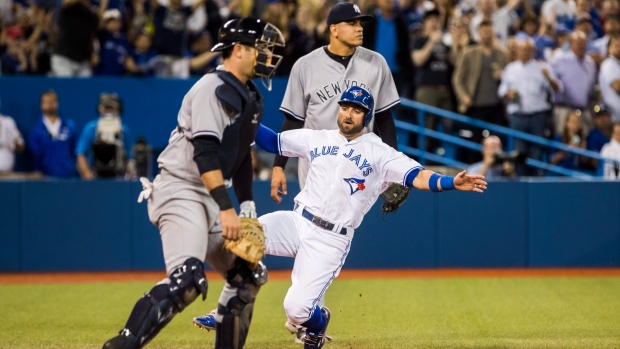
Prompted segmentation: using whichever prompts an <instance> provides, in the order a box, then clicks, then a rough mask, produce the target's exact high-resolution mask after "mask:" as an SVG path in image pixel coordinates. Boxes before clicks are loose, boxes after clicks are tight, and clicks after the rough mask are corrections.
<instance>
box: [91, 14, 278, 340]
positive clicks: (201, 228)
mask: <svg viewBox="0 0 620 349" xmlns="http://www.w3.org/2000/svg"><path fill="white" fill-rule="evenodd" d="M218 38H219V42H218V44H217V45H215V46H214V47H213V48H212V49H211V50H212V51H217V52H220V51H221V52H222V56H223V65H221V66H218V67H217V69H216V70H215V71H214V72H211V73H208V74H205V75H204V76H203V77H202V78H201V79H200V80H198V81H197V82H196V83H195V84H194V85H193V86H192V88H191V89H190V90H189V91H188V92H187V94H186V95H185V97H184V98H183V102H182V104H181V107H180V110H179V113H178V116H177V122H178V125H177V127H175V129H174V130H173V132H172V134H171V135H170V140H169V142H168V145H167V146H166V149H164V151H163V152H162V153H161V155H160V156H159V158H158V159H157V161H158V163H159V168H160V174H159V175H158V176H157V178H156V179H155V181H154V182H153V183H150V182H149V181H148V180H147V179H141V182H142V185H143V188H144V190H143V191H142V193H141V194H140V199H139V201H141V200H142V199H147V200H148V212H149V219H150V220H151V222H152V223H153V224H154V225H155V226H156V227H157V228H158V229H159V232H160V236H161V240H162V247H163V252H164V259H165V263H166V273H167V277H166V278H165V279H164V280H162V281H161V282H159V283H158V284H157V285H155V286H154V287H153V288H152V289H151V290H149V291H147V292H146V293H145V294H144V296H142V297H141V298H140V299H138V301H137V302H136V304H135V306H134V308H133V310H132V311H131V314H130V315H129V318H128V319H127V322H126V323H125V326H124V327H123V328H122V329H121V331H120V332H119V334H118V335H117V336H115V337H113V338H111V339H110V340H108V341H107V342H106V343H105V344H104V345H103V347H104V349H135V348H142V347H143V346H145V345H146V344H147V343H148V342H149V341H151V340H152V339H153V338H154V337H155V336H156V335H157V333H159V331H161V330H162V329H163V328H164V326H166V324H168V323H169V322H170V321H171V320H172V318H173V317H174V316H175V315H176V314H177V313H179V312H181V311H183V309H185V308H186V307H187V306H188V305H189V304H191V303H192V302H193V301H194V300H196V298H198V297H202V299H203V300H204V299H205V297H206V295H207V279H206V276H205V273H204V261H206V262H208V263H209V265H210V266H211V267H212V268H213V269H214V270H216V271H217V272H219V273H220V274H221V275H222V276H223V277H224V278H225V279H226V283H225V285H224V288H223V290H222V292H221V293H220V297H219V302H218V311H217V315H216V325H215V327H216V328H217V331H216V339H215V347H216V348H224V349H231V348H232V349H239V348H243V346H244V344H245V340H246V337H247V335H248V331H249V329H250V322H251V320H252V312H253V308H254V301H255V299H256V296H257V294H258V291H259V289H260V288H261V286H262V285H263V284H264V283H265V282H266V281H267V270H266V269H265V268H264V266H263V265H261V264H260V263H257V262H258V260H253V262H252V263H251V264H248V262H247V261H245V260H242V259H240V258H238V257H237V256H235V255H234V254H231V253H229V252H226V251H225V250H224V249H223V248H222V245H223V243H224V238H226V239H229V240H232V241H235V240H238V239H239V238H240V236H241V230H242V228H243V226H245V228H246V230H247V229H251V228H250V227H257V226H259V225H257V224H254V225H252V224H251V221H250V222H248V221H245V220H244V221H241V220H240V219H239V216H240V217H254V218H255V217H256V209H255V206H254V202H253V197H252V180H253V178H252V176H253V173H252V159H251V151H250V149H251V144H252V143H253V142H254V138H255V135H256V132H257V130H258V126H259V123H260V120H261V118H262V114H263V98H262V96H261V93H260V91H259V90H258V88H257V86H256V85H255V84H254V83H253V82H252V79H254V78H257V77H260V78H261V79H262V80H263V84H264V85H265V87H266V88H267V89H269V88H270V86H271V77H272V75H273V74H274V73H275V69H276V68H277V66H278V64H279V63H280V60H281V58H282V57H281V56H278V55H275V54H273V49H274V47H275V46H284V37H283V35H282V33H281V32H280V30H278V29H277V28H276V27H275V26H273V25H271V24H269V23H267V22H264V21H262V20H259V19H255V18H238V19H234V20H230V21H228V22H226V24H224V26H222V28H221V29H220V32H219V35H218ZM228 179H231V180H232V182H233V184H234V189H235V195H236V196H237V201H238V202H240V203H241V205H240V213H239V216H237V213H236V211H235V209H234V207H233V205H232V201H231V199H230V197H229V195H228V191H227V190H226V187H225V185H224V183H225V180H228ZM246 235H247V234H246ZM248 236H251V235H248ZM255 243H257V244H262V243H263V242H260V241H257V242H255ZM229 244H231V248H233V249H234V250H243V251H245V253H248V254H252V256H253V257H252V258H257V257H259V254H261V253H262V251H261V250H257V249H247V247H248V246H247V245H246V244H245V243H243V242H237V243H235V242H232V243H229Z"/></svg>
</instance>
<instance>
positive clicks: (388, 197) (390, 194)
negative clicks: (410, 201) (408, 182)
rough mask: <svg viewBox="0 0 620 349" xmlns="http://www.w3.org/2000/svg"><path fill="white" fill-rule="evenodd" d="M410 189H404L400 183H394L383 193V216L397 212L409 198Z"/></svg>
mask: <svg viewBox="0 0 620 349" xmlns="http://www.w3.org/2000/svg"><path fill="white" fill-rule="evenodd" d="M409 191H410V189H409V188H407V187H404V186H402V185H400V184H398V183H392V184H390V186H389V187H388V188H387V189H386V190H385V191H384V192H383V193H381V197H382V198H383V200H384V202H383V205H381V211H383V216H385V215H386V214H388V213H390V212H396V210H398V208H399V207H400V205H402V204H403V203H404V202H405V200H407V197H408V196H409Z"/></svg>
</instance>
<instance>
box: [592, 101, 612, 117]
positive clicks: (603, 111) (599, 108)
mask: <svg viewBox="0 0 620 349" xmlns="http://www.w3.org/2000/svg"><path fill="white" fill-rule="evenodd" d="M593 109H594V116H599V115H610V114H609V109H607V107H606V106H605V104H603V103H601V104H597V105H595V106H594V108H593Z"/></svg>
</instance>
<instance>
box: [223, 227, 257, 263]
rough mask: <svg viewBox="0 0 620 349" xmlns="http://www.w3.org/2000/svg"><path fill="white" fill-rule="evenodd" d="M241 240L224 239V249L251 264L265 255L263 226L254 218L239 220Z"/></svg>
mask: <svg viewBox="0 0 620 349" xmlns="http://www.w3.org/2000/svg"><path fill="white" fill-rule="evenodd" d="M240 220H241V234H242V236H241V238H240V239H239V240H229V239H224V248H225V249H226V250H228V251H230V252H232V253H234V254H236V255H237V256H239V257H241V258H243V259H245V260H246V261H248V262H250V263H251V264H256V263H258V262H259V261H260V260H261V258H263V256H264V255H265V233H264V232H263V225H262V224H260V222H259V221H258V219H256V218H244V217H242V218H240Z"/></svg>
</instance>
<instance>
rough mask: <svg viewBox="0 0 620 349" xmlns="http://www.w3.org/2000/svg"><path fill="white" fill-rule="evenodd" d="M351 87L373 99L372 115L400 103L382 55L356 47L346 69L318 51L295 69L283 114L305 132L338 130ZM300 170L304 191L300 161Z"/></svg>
mask: <svg viewBox="0 0 620 349" xmlns="http://www.w3.org/2000/svg"><path fill="white" fill-rule="evenodd" d="M351 86H360V87H363V88H364V89H366V90H367V91H368V92H370V93H371V94H372V95H373V97H374V100H375V108H374V109H373V115H374V114H375V113H380V112H382V111H385V110H388V109H390V108H392V107H393V106H395V105H397V104H398V103H400V97H399V96H398V91H397V90H396V85H394V79H393V78H392V73H391V72H390V68H389V67H388V65H387V63H386V61H385V58H383V56H381V55H380V54H379V53H377V52H374V51H371V50H368V49H366V48H364V47H357V48H356V49H355V53H354V54H353V56H352V57H351V61H350V62H349V64H348V65H347V66H346V67H345V66H344V65H342V64H340V63H338V62H336V61H334V60H333V59H332V58H331V57H329V56H328V55H327V53H326V52H325V48H323V47H319V48H318V49H316V50H314V51H312V52H310V53H309V54H307V55H305V56H303V57H301V58H300V59H299V60H297V62H295V65H293V69H292V70H291V75H290V77H289V80H288V85H287V86H286V91H285V92H284V98H283V100H282V105H281V106H280V110H281V111H282V112H285V113H287V114H289V115H292V116H293V117H295V118H297V119H299V120H302V121H304V122H305V124H304V128H307V129H311V130H337V129H338V123H337V118H336V117H334V115H338V103H337V101H338V100H339V98H340V95H342V92H344V91H345V90H346V89H348V88H349V87H351ZM372 124H373V123H372V122H371V123H370V125H371V126H372ZM298 166H299V170H298V172H299V185H300V187H301V188H302V189H303V187H304V184H305V181H306V175H307V173H308V171H307V168H308V163H307V162H306V161H305V160H304V159H300V161H299V165H298Z"/></svg>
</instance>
